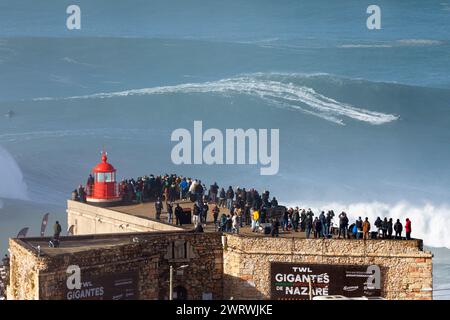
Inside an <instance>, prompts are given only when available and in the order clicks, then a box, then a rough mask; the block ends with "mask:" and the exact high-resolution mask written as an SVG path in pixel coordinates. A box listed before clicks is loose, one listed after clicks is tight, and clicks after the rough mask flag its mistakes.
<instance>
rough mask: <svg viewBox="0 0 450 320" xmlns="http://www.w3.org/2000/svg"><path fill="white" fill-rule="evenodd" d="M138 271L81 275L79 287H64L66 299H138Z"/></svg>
mask: <svg viewBox="0 0 450 320" xmlns="http://www.w3.org/2000/svg"><path fill="white" fill-rule="evenodd" d="M138 279H139V278H138V272H137V271H135V272H126V273H119V274H117V273H114V274H107V275H103V276H98V275H97V276H89V275H87V276H86V275H83V276H82V280H81V288H80V289H72V290H69V289H66V292H65V298H66V299H67V300H136V299H139V291H138Z"/></svg>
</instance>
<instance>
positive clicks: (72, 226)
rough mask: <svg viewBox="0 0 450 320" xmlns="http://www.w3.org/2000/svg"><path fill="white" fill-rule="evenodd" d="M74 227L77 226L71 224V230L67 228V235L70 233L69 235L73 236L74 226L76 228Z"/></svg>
mask: <svg viewBox="0 0 450 320" xmlns="http://www.w3.org/2000/svg"><path fill="white" fill-rule="evenodd" d="M74 227H75V226H74V225H71V226H70V228H69V230H67V235H68V236H73V228H74Z"/></svg>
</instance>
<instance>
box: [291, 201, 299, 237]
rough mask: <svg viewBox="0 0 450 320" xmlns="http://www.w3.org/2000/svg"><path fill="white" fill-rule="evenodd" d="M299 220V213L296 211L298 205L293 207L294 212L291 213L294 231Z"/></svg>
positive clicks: (296, 230) (296, 229)
mask: <svg viewBox="0 0 450 320" xmlns="http://www.w3.org/2000/svg"><path fill="white" fill-rule="evenodd" d="M299 221H300V213H299V212H298V207H297V208H295V210H294V212H293V213H292V227H293V229H294V231H295V232H298V223H299Z"/></svg>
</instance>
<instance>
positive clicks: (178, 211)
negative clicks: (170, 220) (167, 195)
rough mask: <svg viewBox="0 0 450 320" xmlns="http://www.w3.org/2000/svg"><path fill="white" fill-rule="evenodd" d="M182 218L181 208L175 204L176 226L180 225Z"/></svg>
mask: <svg viewBox="0 0 450 320" xmlns="http://www.w3.org/2000/svg"><path fill="white" fill-rule="evenodd" d="M182 216H183V208H182V207H181V206H180V204H179V203H177V206H176V207H175V223H176V225H177V226H178V225H180V226H181V225H182V222H181V221H182V220H181V219H182Z"/></svg>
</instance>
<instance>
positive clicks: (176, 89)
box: [34, 74, 399, 125]
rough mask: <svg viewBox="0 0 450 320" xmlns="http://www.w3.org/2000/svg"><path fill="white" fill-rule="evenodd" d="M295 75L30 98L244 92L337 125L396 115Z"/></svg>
mask: <svg viewBox="0 0 450 320" xmlns="http://www.w3.org/2000/svg"><path fill="white" fill-rule="evenodd" d="M313 76H314V75H313ZM319 76H323V75H319ZM298 77H305V76H304V75H283V74H252V75H243V76H237V77H233V78H227V79H222V80H218V81H209V82H203V83H185V84H179V85H173V86H159V87H151V88H142V89H131V90H124V91H116V92H107V93H96V94H90V95H81V96H72V97H66V98H48V97H47V98H36V99H34V101H45V100H60V99H61V100H73V99H106V98H115V97H127V96H137V95H161V94H171V93H184V94H191V93H213V94H222V95H229V94H244V95H249V96H252V97H257V98H260V99H263V100H265V101H266V102H269V103H270V104H272V105H275V106H277V107H281V108H289V109H293V110H297V111H301V112H304V113H307V114H311V115H314V116H317V117H320V118H322V119H325V120H328V121H331V122H334V123H336V124H339V125H345V122H344V118H348V119H352V120H358V121H362V122H366V123H369V124H372V125H381V124H385V123H389V122H392V121H395V120H397V119H398V118H399V117H398V116H397V115H392V114H386V113H381V112H376V111H371V110H367V109H364V108H362V107H355V106H352V105H350V104H347V103H343V102H339V101H337V100H334V99H332V98H329V97H327V96H325V95H323V94H320V93H318V92H316V91H315V90H314V89H312V88H310V87H307V86H304V85H301V84H295V83H294V82H292V80H295V79H296V78H298Z"/></svg>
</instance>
